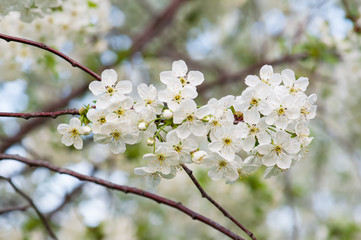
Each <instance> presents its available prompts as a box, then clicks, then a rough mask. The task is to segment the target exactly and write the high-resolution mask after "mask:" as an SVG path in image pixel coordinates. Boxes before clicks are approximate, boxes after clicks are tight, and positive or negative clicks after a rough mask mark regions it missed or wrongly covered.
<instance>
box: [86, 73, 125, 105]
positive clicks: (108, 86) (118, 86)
mask: <svg viewBox="0 0 361 240" xmlns="http://www.w3.org/2000/svg"><path fill="white" fill-rule="evenodd" d="M117 78H118V76H117V72H116V71H114V70H113V69H106V70H104V71H103V72H102V75H101V81H93V82H91V83H90V84H89V89H90V91H92V93H93V94H94V95H95V96H98V99H97V103H96V107H97V108H106V107H107V105H108V104H109V102H110V101H111V100H120V99H122V98H123V97H124V94H128V93H130V92H131V91H132V82H130V81H128V80H124V81H119V82H118V83H117Z"/></svg>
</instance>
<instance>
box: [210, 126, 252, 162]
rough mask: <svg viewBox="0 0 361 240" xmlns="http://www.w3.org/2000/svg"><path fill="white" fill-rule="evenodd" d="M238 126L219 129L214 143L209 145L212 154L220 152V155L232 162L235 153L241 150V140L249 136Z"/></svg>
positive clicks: (213, 140) (213, 139)
mask: <svg viewBox="0 0 361 240" xmlns="http://www.w3.org/2000/svg"><path fill="white" fill-rule="evenodd" d="M241 130H242V129H241V128H240V127H239V126H237V125H235V126H234V125H231V126H225V127H221V128H219V130H217V131H216V132H215V133H214V136H213V137H212V136H211V137H212V139H211V140H212V142H211V143H209V145H208V148H209V150H211V151H212V152H219V153H220V155H221V156H222V157H223V158H225V159H227V160H228V161H232V160H233V159H234V158H235V153H236V152H238V151H239V150H240V149H241V138H244V137H246V136H247V132H243V131H241Z"/></svg>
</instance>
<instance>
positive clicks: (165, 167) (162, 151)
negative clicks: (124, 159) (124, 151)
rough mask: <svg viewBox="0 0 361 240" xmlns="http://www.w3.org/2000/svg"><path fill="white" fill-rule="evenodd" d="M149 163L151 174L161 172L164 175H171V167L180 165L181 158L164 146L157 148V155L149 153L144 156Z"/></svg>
mask: <svg viewBox="0 0 361 240" xmlns="http://www.w3.org/2000/svg"><path fill="white" fill-rule="evenodd" d="M143 159H144V160H147V161H148V169H149V170H150V172H153V173H154V172H160V173H162V174H169V173H171V166H175V165H177V164H178V163H179V156H178V154H177V152H176V151H174V150H169V149H167V148H166V147H164V146H160V147H158V148H157V150H156V151H155V153H154V154H153V153H147V154H145V155H144V156H143Z"/></svg>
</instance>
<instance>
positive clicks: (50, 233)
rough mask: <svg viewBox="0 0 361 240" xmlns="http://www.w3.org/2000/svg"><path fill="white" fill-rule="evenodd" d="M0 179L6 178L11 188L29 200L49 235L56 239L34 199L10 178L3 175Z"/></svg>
mask: <svg viewBox="0 0 361 240" xmlns="http://www.w3.org/2000/svg"><path fill="white" fill-rule="evenodd" d="M0 179H3V180H6V181H8V182H9V183H10V185H11V186H12V188H13V189H14V190H15V191H16V192H17V193H18V194H19V195H20V196H22V197H23V198H25V199H26V201H28V202H29V204H30V205H31V206H32V208H33V209H34V210H35V212H36V214H38V216H39V218H40V220H41V221H42V223H43V225H44V227H45V229H46V231H47V232H48V233H49V235H50V236H51V238H53V239H58V238H57V237H56V236H55V234H54V232H53V230H51V228H50V225H49V222H48V221H47V220H46V218H45V217H44V215H43V214H42V213H41V212H40V210H39V208H38V207H37V206H36V205H35V203H34V201H33V200H32V199H31V198H30V197H29V196H28V195H27V194H26V193H24V192H23V191H21V190H20V189H19V188H18V187H17V186H16V185H15V184H14V183H13V181H12V180H11V179H10V178H6V177H3V176H0Z"/></svg>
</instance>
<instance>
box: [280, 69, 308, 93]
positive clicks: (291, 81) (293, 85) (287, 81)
mask: <svg viewBox="0 0 361 240" xmlns="http://www.w3.org/2000/svg"><path fill="white" fill-rule="evenodd" d="M282 81H283V84H284V86H283V88H284V90H283V91H284V92H285V93H286V94H290V95H293V96H299V95H301V94H303V92H304V91H306V89H307V86H308V84H309V82H308V78H305V77H300V78H299V79H297V80H296V77H295V73H294V72H293V71H292V70H290V69H285V70H283V71H282Z"/></svg>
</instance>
